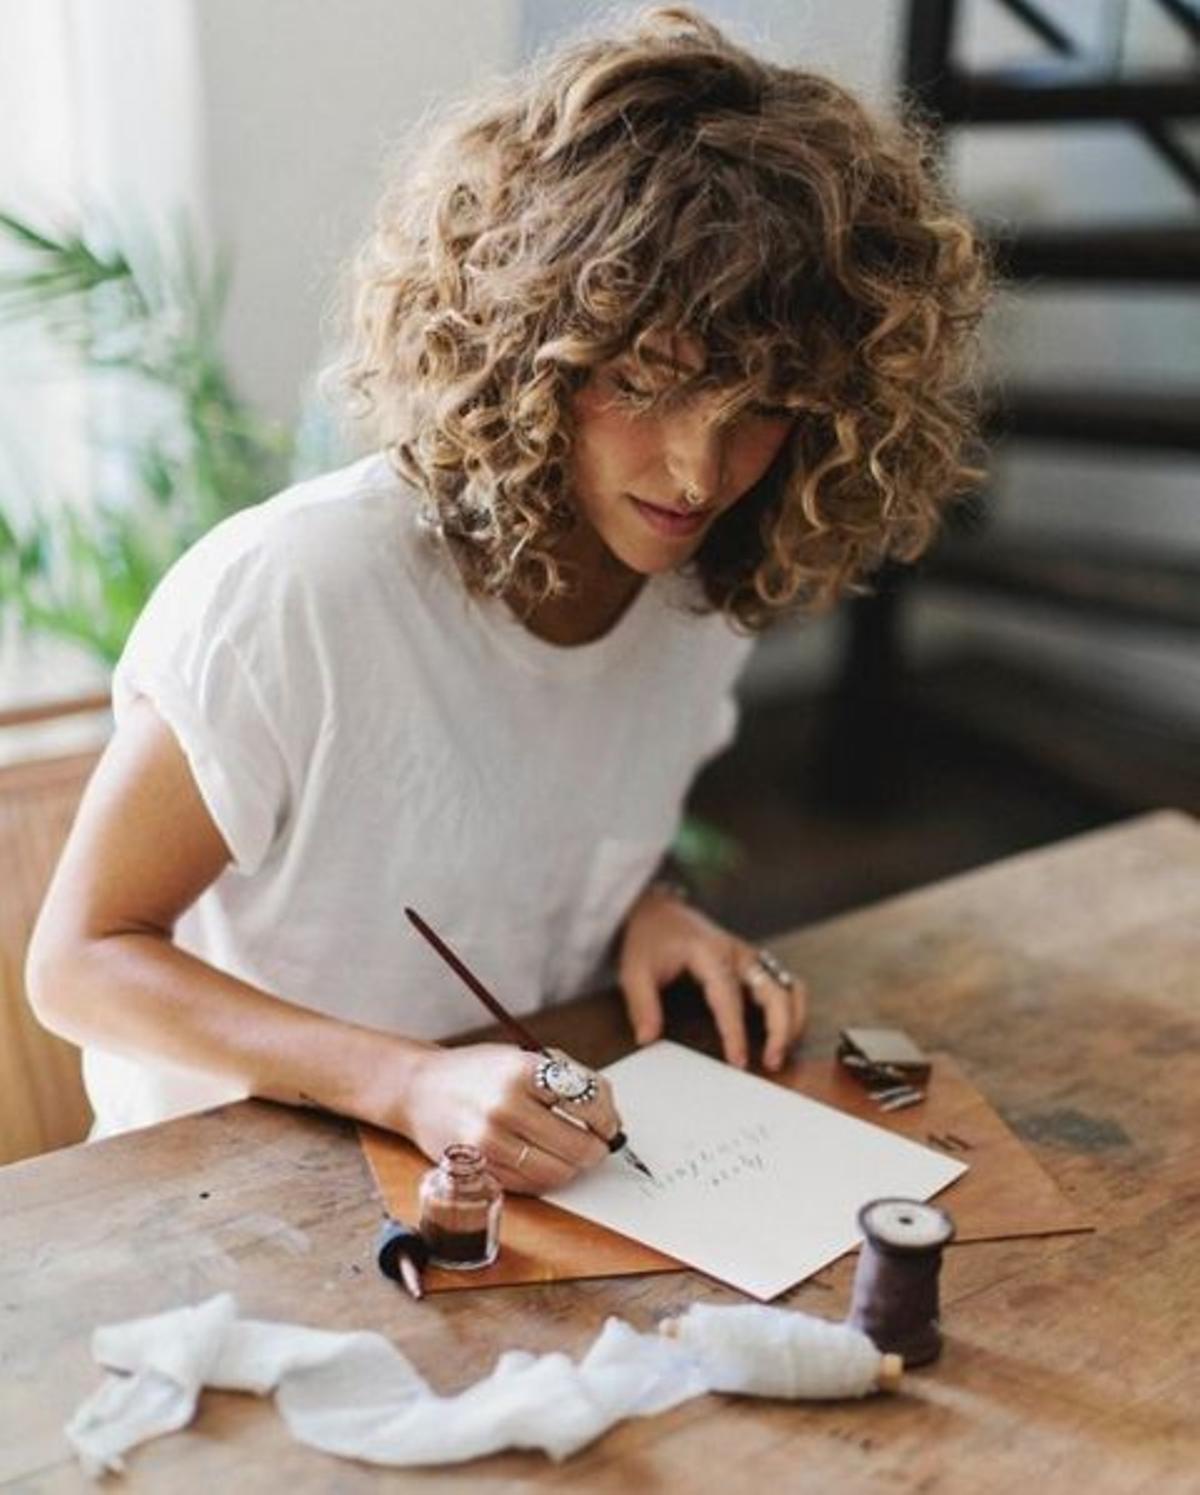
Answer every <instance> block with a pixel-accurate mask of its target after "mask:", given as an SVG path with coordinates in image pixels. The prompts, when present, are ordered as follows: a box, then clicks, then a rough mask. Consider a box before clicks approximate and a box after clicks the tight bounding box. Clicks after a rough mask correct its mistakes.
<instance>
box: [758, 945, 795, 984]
mask: <svg viewBox="0 0 1200 1495" xmlns="http://www.w3.org/2000/svg"><path fill="white" fill-rule="evenodd" d="M754 962H755V964H756V965H757V966H758V967H759V968H760V969H761V970H763V971H765V972H766V973H767V975H768V976H770V978H771V980H772V981H775V982H778V984H779V985H780V986H782V987H783V989H784V991H791V990H792V988H793V987H794V986H795V985H796V978H795V976H793V975H792V973H791V971H789V970H788V968H787V966H785V965H784V964H783V962H782V961H780V960H778V959H776V957H775V956H774V955H772V954H771V952H770V950H756V951H755V952H754ZM747 979H749V978H747ZM750 984H751V985H753V984H754V983H753V982H751V983H750Z"/></svg>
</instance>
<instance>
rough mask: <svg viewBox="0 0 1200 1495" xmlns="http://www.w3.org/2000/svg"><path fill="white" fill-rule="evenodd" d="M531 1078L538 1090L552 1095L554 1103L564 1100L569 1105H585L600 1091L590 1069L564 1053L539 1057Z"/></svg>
mask: <svg viewBox="0 0 1200 1495" xmlns="http://www.w3.org/2000/svg"><path fill="white" fill-rule="evenodd" d="M533 1080H534V1084H535V1085H537V1087H538V1089H539V1090H544V1091H545V1092H546V1094H547V1095H552V1096H553V1097H554V1102H555V1104H557V1103H558V1102H559V1101H566V1103H567V1104H568V1105H571V1106H586V1105H587V1103H588V1102H589V1101H593V1100H595V1099H596V1096H597V1095H598V1094H599V1092H600V1087H599V1085H598V1084H597V1081H596V1076H595V1075H594V1074H593V1073H592V1071H591V1070H590V1069H585V1068H584V1066H583V1065H582V1064H576V1063H575V1061H574V1059H568V1058H567V1056H566V1054H547V1055H546V1056H545V1057H544V1058H542V1059H539V1060H538V1063H537V1068H536V1069H535V1070H534V1072H533Z"/></svg>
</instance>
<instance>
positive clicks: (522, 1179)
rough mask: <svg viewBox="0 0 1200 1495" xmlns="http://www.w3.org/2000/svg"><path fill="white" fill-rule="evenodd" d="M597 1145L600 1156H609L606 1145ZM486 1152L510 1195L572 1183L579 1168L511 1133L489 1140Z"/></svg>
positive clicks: (489, 1164) (540, 1190)
mask: <svg viewBox="0 0 1200 1495" xmlns="http://www.w3.org/2000/svg"><path fill="white" fill-rule="evenodd" d="M592 1140H593V1142H595V1141H596V1140H597V1139H596V1138H594V1137H593V1138H592ZM598 1145H599V1148H600V1156H601V1157H606V1156H607V1155H608V1154H607V1149H606V1148H605V1147H604V1144H603V1143H602V1142H601V1143H598ZM485 1153H486V1156H487V1160H488V1167H489V1169H490V1170H491V1172H492V1174H493V1175H494V1176H495V1178H496V1181H497V1183H499V1185H500V1187H501V1188H502V1189H505V1190H506V1191H507V1192H508V1193H510V1194H544V1193H545V1192H547V1190H550V1189H558V1188H561V1187H562V1186H563V1184H567V1183H570V1181H571V1180H572V1179H573V1178H574V1177H575V1175H576V1174H577V1173H578V1172H579V1171H580V1170H579V1168H578V1167H576V1166H574V1165H572V1164H571V1163H568V1162H567V1161H566V1160H565V1159H564V1158H562V1157H560V1156H559V1155H558V1154H557V1153H554V1152H547V1151H546V1150H545V1149H544V1148H542V1147H539V1146H538V1145H537V1144H536V1143H533V1142H528V1141H523V1140H522V1139H521V1138H520V1137H518V1136H514V1135H512V1134H511V1133H510V1134H509V1135H507V1136H505V1137H503V1138H496V1139H495V1140H494V1141H492V1142H490V1143H489V1145H488V1146H487V1148H486V1149H485Z"/></svg>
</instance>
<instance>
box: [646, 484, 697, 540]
mask: <svg viewBox="0 0 1200 1495" xmlns="http://www.w3.org/2000/svg"><path fill="white" fill-rule="evenodd" d="M629 501H630V503H631V504H632V505H633V506H634V508H635V509H636V510H637V511H638V513H639V514H640V515H641V516H642V518H643V519H644V520H645V521H646V523H647V524H648V525H649V526H650V528H651V529H652V530H654V531H655V532H656V533H657V534H660V535H670V536H671V537H672V538H673V539H680V538H683V537H686V536H688V535H694V534H697V533H698V532H699V531H700V530H702V529H703V528H704V526H705V525H706V524H707V523H708V520H709V517H710V516H709V513H708V510H706V509H699V510H696V511H694V512H691V513H687V514H681V513H679V512H678V510H676V509H660V508H658V506H657V505H656V504H648V503H643V502H642V500H641V499H640V498H634V496H633V494H632V493H631V494H629Z"/></svg>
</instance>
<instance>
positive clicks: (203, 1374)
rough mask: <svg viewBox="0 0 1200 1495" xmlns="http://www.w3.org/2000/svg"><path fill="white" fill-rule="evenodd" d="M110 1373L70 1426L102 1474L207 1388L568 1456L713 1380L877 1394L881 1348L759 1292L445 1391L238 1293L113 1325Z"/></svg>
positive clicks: (383, 1450) (414, 1448) (396, 1459)
mask: <svg viewBox="0 0 1200 1495" xmlns="http://www.w3.org/2000/svg"><path fill="white" fill-rule="evenodd" d="M92 1354H93V1355H94V1357H95V1358H96V1360H97V1361H98V1362H99V1363H100V1364H101V1365H104V1366H106V1367H107V1368H108V1369H109V1371H110V1372H117V1374H110V1375H108V1376H107V1377H106V1378H105V1380H104V1382H103V1384H102V1385H101V1386H100V1387H99V1388H98V1389H97V1390H96V1391H95V1392H93V1394H92V1395H91V1396H90V1397H88V1398H87V1400H86V1401H84V1402H83V1403H82V1405H81V1406H80V1407H79V1408H78V1410H77V1411H76V1413H75V1415H74V1416H73V1417H72V1419H71V1420H70V1422H69V1423H68V1424H67V1428H66V1433H67V1437H68V1439H69V1440H70V1442H71V1443H72V1445H73V1446H74V1448H75V1451H76V1453H77V1455H78V1457H79V1460H80V1462H81V1464H82V1465H83V1467H84V1469H85V1470H86V1471H87V1472H88V1473H90V1474H93V1475H99V1474H101V1473H105V1472H109V1471H120V1470H122V1469H123V1468H124V1464H123V1462H122V1455H123V1454H124V1453H125V1452H126V1451H127V1450H128V1449H130V1448H133V1447H134V1446H135V1445H136V1444H138V1443H143V1442H145V1441H147V1440H148V1439H150V1438H156V1437H159V1436H160V1435H162V1434H164V1433H170V1432H175V1431H177V1430H178V1429H179V1428H182V1427H186V1426H187V1424H188V1423H189V1422H190V1421H191V1420H192V1418H193V1416H194V1415H195V1411H196V1403H197V1401H198V1400H199V1396H200V1392H201V1390H202V1388H203V1387H205V1386H211V1387H214V1388H216V1389H219V1390H223V1391H250V1392H254V1393H255V1394H257V1395H259V1396H265V1395H267V1394H268V1393H269V1392H271V1391H274V1393H275V1403H276V1406H277V1407H278V1408H279V1411H280V1413H281V1414H282V1416H283V1419H284V1421H285V1422H286V1423H287V1425H288V1427H289V1429H290V1430H291V1432H292V1435H293V1436H294V1437H295V1438H297V1439H298V1440H299V1441H300V1442H301V1443H307V1444H310V1445H311V1446H312V1447H314V1448H319V1449H322V1450H323V1451H324V1452H326V1453H333V1454H341V1455H343V1456H345V1457H348V1458H355V1459H363V1460H366V1461H367V1462H369V1463H375V1464H391V1465H413V1464H427V1465H428V1464H452V1463H458V1462H461V1461H463V1460H466V1459H474V1458H478V1457H479V1456H480V1455H482V1454H488V1453H495V1452H497V1451H499V1450H500V1449H502V1448H540V1449H542V1450H544V1451H545V1452H546V1453H547V1454H549V1456H550V1457H551V1458H553V1459H565V1458H567V1457H568V1456H569V1455H571V1454H573V1453H575V1452H577V1451H578V1450H579V1449H581V1448H583V1447H585V1446H586V1445H587V1444H588V1443H591V1442H592V1440H593V1439H595V1438H597V1437H599V1435H600V1434H601V1433H603V1432H604V1431H605V1430H606V1429H607V1428H609V1427H611V1426H612V1425H613V1424H614V1423H616V1422H619V1421H621V1419H622V1418H625V1417H649V1416H652V1415H653V1414H654V1413H656V1412H665V1411H667V1410H669V1409H670V1408H671V1407H675V1406H678V1405H679V1404H680V1403H681V1402H685V1401H688V1400H689V1399H690V1398H691V1397H694V1396H700V1395H703V1394H704V1393H705V1392H707V1391H711V1390H721V1391H740V1392H743V1393H748V1394H755V1395H760V1396H762V1395H768V1396H808V1397H812V1396H817V1397H843V1396H862V1395H865V1394H866V1393H867V1392H868V1391H871V1390H873V1389H874V1387H875V1374H876V1371H877V1369H878V1367H879V1363H880V1356H879V1352H878V1351H877V1350H876V1349H875V1347H874V1345H873V1344H872V1343H871V1341H870V1340H869V1339H867V1338H866V1336H865V1335H862V1334H860V1333H859V1332H858V1331H857V1330H856V1329H852V1328H850V1327H849V1326H848V1325H845V1324H831V1323H827V1322H826V1321H824V1320H821V1319H814V1318H811V1317H809V1316H808V1315H806V1314H802V1313H796V1312H790V1311H788V1310H786V1309H781V1308H768V1307H765V1306H763V1305H758V1304H753V1305H744V1306H735V1307H728V1308H715V1307H710V1306H708V1305H705V1304H696V1305H694V1306H693V1307H692V1308H691V1309H689V1311H688V1312H687V1313H686V1314H685V1315H683V1317H682V1318H680V1319H679V1320H677V1321H676V1322H675V1325H674V1332H673V1336H672V1337H665V1336H663V1335H660V1334H639V1333H638V1332H637V1331H636V1330H635V1329H633V1328H632V1327H631V1326H630V1325H629V1324H627V1323H626V1322H625V1321H624V1320H623V1319H618V1318H610V1319H609V1320H608V1321H607V1322H606V1323H605V1325H604V1328H603V1329H602V1330H601V1332H600V1334H599V1335H598V1336H597V1337H596V1339H595V1340H594V1342H593V1343H592V1345H591V1347H590V1348H589V1350H588V1351H587V1353H586V1354H585V1355H584V1357H583V1359H582V1360H580V1361H579V1363H578V1364H576V1363H575V1362H573V1361H572V1360H570V1359H569V1358H568V1357H567V1356H566V1355H563V1354H549V1355H531V1354H528V1353H526V1352H524V1351H520V1350H510V1351H508V1352H507V1353H506V1354H504V1355H502V1356H501V1357H500V1359H499V1360H498V1361H497V1363H496V1367H495V1369H494V1370H493V1372H492V1373H491V1375H490V1376H487V1377H485V1378H484V1379H483V1380H480V1381H477V1382H476V1383H475V1384H474V1385H473V1386H469V1387H467V1389H466V1390H465V1391H462V1392H459V1393H458V1394H457V1395H456V1396H448V1397H443V1396H439V1395H438V1394H437V1393H436V1392H434V1391H433V1390H432V1389H431V1388H430V1387H429V1385H428V1384H427V1383H426V1381H425V1380H424V1379H423V1378H422V1376H421V1375H420V1374H419V1373H418V1372H417V1370H416V1369H415V1368H414V1366H413V1365H412V1364H411V1362H410V1361H409V1360H408V1359H406V1357H405V1356H404V1355H403V1354H402V1353H401V1352H400V1351H399V1350H398V1349H397V1348H396V1347H395V1346H394V1345H393V1344H391V1342H390V1341H389V1340H387V1339H385V1338H384V1337H383V1336H382V1335H381V1334H375V1333H371V1332H365V1331H364V1332H358V1333H351V1334H339V1333H332V1332H330V1331H328V1330H324V1329H309V1328H306V1327H304V1326H303V1325H299V1324H280V1323H267V1322H264V1321H261V1320H257V1319H240V1318H239V1317H238V1309H237V1303H236V1301H235V1299H234V1298H233V1296H232V1294H230V1293H220V1294H218V1295H217V1296H216V1297H213V1298H209V1299H208V1300H207V1301H206V1302H203V1303H199V1304H197V1305H195V1306H194V1307H187V1308H177V1309H172V1310H171V1311H169V1312H167V1313H160V1314H156V1315H154V1316H153V1317H150V1318H141V1319H132V1320H130V1321H129V1322H127V1323H123V1324H111V1325H108V1326H106V1327H102V1328H99V1329H97V1330H96V1331H95V1333H94V1334H93V1336H92Z"/></svg>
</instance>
